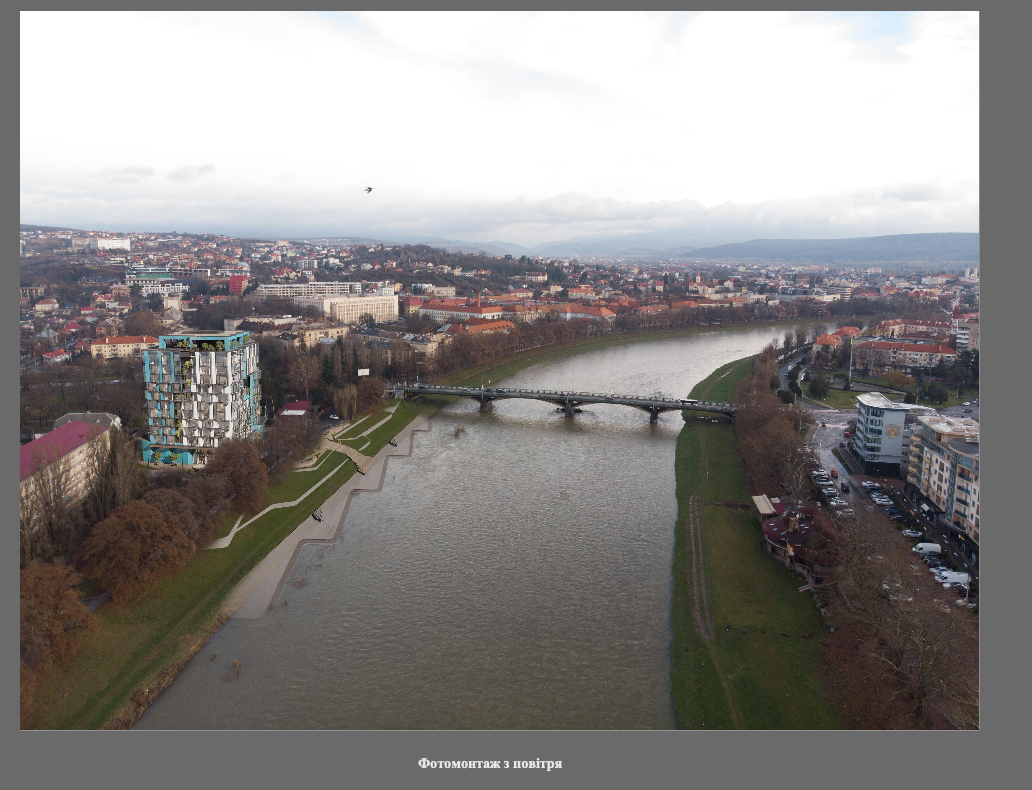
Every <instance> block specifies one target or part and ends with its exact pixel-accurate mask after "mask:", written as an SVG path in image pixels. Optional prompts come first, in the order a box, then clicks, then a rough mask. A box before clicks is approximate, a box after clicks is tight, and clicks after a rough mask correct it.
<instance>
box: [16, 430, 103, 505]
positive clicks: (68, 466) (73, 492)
mask: <svg viewBox="0 0 1032 790" xmlns="http://www.w3.org/2000/svg"><path fill="white" fill-rule="evenodd" d="M79 416H80V415H76V414H70V415H65V417H72V418H74V417H79ZM103 417H105V418H107V419H106V420H89V421H88V422H80V421H78V420H75V419H69V420H67V421H64V422H62V420H63V419H64V418H62V419H61V420H58V423H60V424H59V425H58V424H57V423H55V426H56V427H55V428H54V430H52V431H50V432H49V433H46V434H44V435H43V436H41V437H40V438H38V439H36V440H34V441H31V442H29V443H28V444H24V445H22V447H21V451H20V478H19V479H20V487H21V488H20V490H21V494H22V496H23V497H24V496H27V495H29V494H30V493H31V492H32V490H33V486H35V485H36V484H37V483H38V482H40V480H39V477H38V476H39V474H40V473H41V472H43V471H45V470H47V469H49V468H50V467H52V466H53V465H54V464H61V466H62V467H64V468H63V469H62V470H61V474H62V475H63V476H64V480H63V485H64V498H65V500H66V501H69V502H72V501H76V500H78V499H80V498H82V496H83V495H85V493H86V491H87V489H88V487H89V484H90V469H91V464H90V463H88V456H89V453H90V447H91V446H92V445H93V444H94V443H98V444H100V446H101V449H102V450H103V451H105V452H106V451H107V449H108V446H109V443H110V440H111V432H110V430H109V428H110V427H111V425H112V424H114V425H120V424H121V423H120V422H119V420H118V417H115V416H113V415H110V414H104V415H103Z"/></svg>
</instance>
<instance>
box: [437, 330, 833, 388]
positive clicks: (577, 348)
mask: <svg viewBox="0 0 1032 790" xmlns="http://www.w3.org/2000/svg"><path fill="white" fill-rule="evenodd" d="M814 323H824V319H821V320H817V319H811V320H808V321H805V320H804V321H761V322H757V323H749V324H723V325H720V326H705V327H700V326H694V327H686V328H684V329H665V330H661V331H651V330H641V331H638V332H623V333H620V334H612V335H601V336H600V337H587V338H582V339H580V340H571V341H569V342H566V343H556V344H555V345H551V346H544V347H542V348H533V349H530V350H529V351H521V352H519V353H518V354H513V355H512V356H510V357H506V358H505V359H500V360H496V361H494V362H491V363H489V364H486V365H479V366H477V367H475V368H470V369H469V370H463V371H460V372H458V373H453V374H451V375H450V376H445V377H444V378H442V379H440V380H438V381H435V382H434V383H435V384H440V385H452V386H461V385H468V386H480V379H481V376H483V377H484V381H485V382H486V381H487V379H491V381H492V382H494V383H498V382H499V381H500V380H501V379H503V378H505V377H507V376H511V375H512V374H513V373H518V372H519V371H521V370H525V369H527V368H530V367H533V366H534V365H539V364H541V363H542V362H552V361H554V360H557V359H565V358H566V357H572V356H575V355H577V354H583V353H585V352H587V351H595V350H598V349H602V348H610V347H612V346H626V345H630V344H632V343H645V342H648V341H650V340H665V339H667V338H674V337H689V336H691V335H702V334H710V333H714V332H736V331H740V330H744V329H765V328H767V327H771V326H800V325H807V324H814Z"/></svg>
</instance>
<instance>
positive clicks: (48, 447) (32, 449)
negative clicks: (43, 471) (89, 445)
mask: <svg viewBox="0 0 1032 790" xmlns="http://www.w3.org/2000/svg"><path fill="white" fill-rule="evenodd" d="M106 430H107V428H101V426H99V425H88V424H86V423H84V422H66V423H65V424H64V425H62V426H61V427H60V428H55V429H54V430H52V431H51V432H50V433H48V434H46V435H45V436H41V437H40V438H38V439H36V440H34V441H31V442H29V443H28V444H23V445H22V447H21V450H20V459H19V460H20V467H21V468H20V470H19V472H20V475H21V476H20V477H19V479H18V480H19V482H22V481H24V480H25V479H26V478H27V477H32V475H34V474H36V472H37V471H39V469H37V467H36V456H37V454H41V458H42V461H43V467H44V468H45V467H47V466H49V465H50V464H52V463H54V461H56V460H57V459H59V458H63V457H64V456H66V455H68V453H70V452H72V450H75V449H77V448H79V447H81V446H82V445H84V444H86V442H88V441H89V440H90V439H92V438H93V437H94V436H98V435H99V434H100V433H103V432H104V431H106Z"/></svg>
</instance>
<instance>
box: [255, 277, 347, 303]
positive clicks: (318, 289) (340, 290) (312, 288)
mask: <svg viewBox="0 0 1032 790" xmlns="http://www.w3.org/2000/svg"><path fill="white" fill-rule="evenodd" d="M361 293H362V283H336V282H314V281H313V282H307V283H262V284H261V285H259V286H258V288H257V290H256V291H255V296H256V297H257V298H259V299H264V298H265V297H267V296H285V297H288V298H295V297H301V296H347V295H350V294H361Z"/></svg>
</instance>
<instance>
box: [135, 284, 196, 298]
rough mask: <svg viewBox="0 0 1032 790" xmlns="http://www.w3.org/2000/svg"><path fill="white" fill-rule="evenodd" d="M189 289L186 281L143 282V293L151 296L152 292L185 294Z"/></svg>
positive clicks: (161, 294)
mask: <svg viewBox="0 0 1032 790" xmlns="http://www.w3.org/2000/svg"><path fill="white" fill-rule="evenodd" d="M189 290H190V286H189V285H187V284H186V283H178V282H163V283H154V282H150V283H144V284H143V295H144V296H151V295H152V294H158V295H160V296H171V295H172V294H185V293H186V292H187V291H189Z"/></svg>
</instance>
